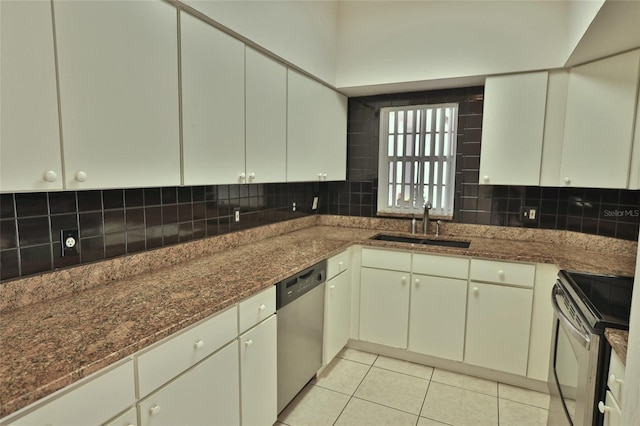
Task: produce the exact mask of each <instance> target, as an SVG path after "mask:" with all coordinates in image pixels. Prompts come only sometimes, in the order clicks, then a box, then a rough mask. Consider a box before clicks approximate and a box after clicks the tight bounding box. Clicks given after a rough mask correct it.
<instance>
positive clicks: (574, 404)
mask: <svg viewBox="0 0 640 426" xmlns="http://www.w3.org/2000/svg"><path fill="white" fill-rule="evenodd" d="M551 301H552V305H553V310H554V317H553V340H552V346H551V362H550V364H549V393H550V395H551V401H550V404H549V417H548V422H547V425H548V426H556V425H558V426H559V425H563V426H564V425H575V426H582V425H585V426H591V425H594V424H599V423H594V421H596V422H597V418H596V417H594V416H595V415H596V413H598V411H597V409H596V406H595V390H596V378H597V373H598V371H597V370H598V352H599V350H598V348H599V346H600V336H599V335H597V334H594V333H591V332H589V331H588V330H587V329H586V327H585V326H584V324H586V322H585V320H584V319H582V320H581V319H580V318H579V314H578V313H577V311H576V308H575V306H573V303H572V301H571V300H570V299H569V298H568V297H567V296H566V294H565V293H564V291H563V290H562V289H561V287H560V285H559V284H557V283H556V285H555V287H554V288H553V291H552V295H551Z"/></svg>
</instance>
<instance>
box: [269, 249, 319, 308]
mask: <svg viewBox="0 0 640 426" xmlns="http://www.w3.org/2000/svg"><path fill="white" fill-rule="evenodd" d="M326 276H327V261H326V260H323V261H322V262H320V263H316V264H315V265H313V266H311V267H309V268H307V269H304V270H302V271H300V272H298V273H297V274H295V275H294V276H292V277H289V278H287V279H284V280H282V281H280V282H279V283H277V284H276V309H280V308H282V307H283V306H286V305H287V304H289V303H291V302H293V301H294V300H296V299H297V298H298V297H300V296H302V295H303V294H305V293H307V292H309V291H310V290H312V289H313V288H315V287H317V286H319V285H320V284H322V283H324V282H325V279H326Z"/></svg>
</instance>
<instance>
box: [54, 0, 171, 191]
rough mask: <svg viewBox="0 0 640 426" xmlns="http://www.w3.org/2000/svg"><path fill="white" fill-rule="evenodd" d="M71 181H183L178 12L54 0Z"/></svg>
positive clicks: (151, 5)
mask: <svg viewBox="0 0 640 426" xmlns="http://www.w3.org/2000/svg"><path fill="white" fill-rule="evenodd" d="M53 10H54V16H55V23H56V40H57V53H58V72H59V82H60V107H61V116H62V137H63V146H64V167H65V179H66V182H65V188H66V189H69V190H73V189H88V188H114V187H115V188H124V187H140V186H164V185H167V186H168V185H179V184H180V135H179V117H178V55H177V52H178V46H177V16H176V13H177V12H176V9H175V7H174V6H172V5H170V4H168V3H164V2H72V1H54V2H53Z"/></svg>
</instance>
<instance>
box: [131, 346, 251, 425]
mask: <svg viewBox="0 0 640 426" xmlns="http://www.w3.org/2000/svg"><path fill="white" fill-rule="evenodd" d="M239 374H240V371H239V360H238V343H237V341H234V342H232V343H230V344H229V345H227V346H225V347H224V348H223V349H222V350H220V351H219V352H218V353H216V354H214V355H211V356H210V357H208V358H207V359H205V360H204V361H202V362H201V363H200V364H198V365H197V366H195V367H194V368H192V369H190V370H189V371H187V372H185V373H184V374H181V375H180V376H179V377H177V378H176V380H173V381H172V382H171V383H168V384H167V385H166V386H163V387H162V388H161V389H158V390H157V391H156V392H153V393H152V394H151V395H149V396H148V397H147V398H145V399H144V400H142V401H140V402H139V403H138V413H139V415H140V426H175V425H225V426H226V425H230V426H233V425H239V424H240V383H239V380H238V376H239Z"/></svg>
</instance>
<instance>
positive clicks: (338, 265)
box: [327, 250, 351, 281]
mask: <svg viewBox="0 0 640 426" xmlns="http://www.w3.org/2000/svg"><path fill="white" fill-rule="evenodd" d="M350 266H351V250H345V251H343V252H342V253H340V254H336V255H335V256H333V257H332V258H330V259H329V260H328V261H327V281H328V280H330V279H331V278H333V277H335V276H336V275H338V274H339V273H341V272H344V271H346V270H347V269H349V267H350Z"/></svg>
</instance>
